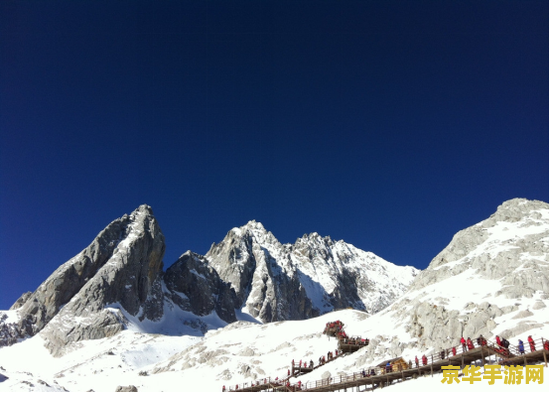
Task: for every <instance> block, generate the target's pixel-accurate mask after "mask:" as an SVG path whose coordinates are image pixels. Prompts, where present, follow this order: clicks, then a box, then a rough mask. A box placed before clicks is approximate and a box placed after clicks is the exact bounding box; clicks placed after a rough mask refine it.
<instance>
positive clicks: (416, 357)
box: [414, 356, 418, 368]
mask: <svg viewBox="0 0 550 393" xmlns="http://www.w3.org/2000/svg"><path fill="white" fill-rule="evenodd" d="M414 363H415V364H416V368H418V356H415V357H414Z"/></svg>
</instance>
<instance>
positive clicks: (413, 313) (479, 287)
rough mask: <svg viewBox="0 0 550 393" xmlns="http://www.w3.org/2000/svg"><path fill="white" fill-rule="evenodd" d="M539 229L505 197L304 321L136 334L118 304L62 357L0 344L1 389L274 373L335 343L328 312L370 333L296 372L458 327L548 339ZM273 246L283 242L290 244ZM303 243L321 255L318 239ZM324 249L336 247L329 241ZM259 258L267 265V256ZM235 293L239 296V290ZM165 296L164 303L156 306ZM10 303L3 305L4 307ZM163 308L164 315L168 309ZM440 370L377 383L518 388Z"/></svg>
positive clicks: (376, 353) (435, 342)
mask: <svg viewBox="0 0 550 393" xmlns="http://www.w3.org/2000/svg"><path fill="white" fill-rule="evenodd" d="M548 228H549V223H548V204H546V203H543V202H537V201H526V200H522V199H515V200H511V201H507V202H505V203H504V204H502V205H501V206H500V207H499V208H498V210H497V212H496V213H495V214H493V215H492V216H491V217H489V218H488V219H487V220H484V221H482V222H480V223H479V224H476V225H473V226H472V227H470V228H467V229H465V230H463V231H460V232H459V233H457V234H456V235H455V237H454V238H453V239H452V241H451V242H450V244H449V246H448V247H446V248H445V249H444V250H443V251H442V252H441V253H440V254H438V255H437V256H436V257H435V258H434V259H433V261H432V263H431V264H430V266H429V267H428V269H426V270H425V271H423V272H421V273H420V274H419V275H418V277H417V278H416V279H415V281H414V282H413V283H412V285H411V286H410V289H409V290H408V291H407V292H406V293H404V294H403V295H402V296H400V297H399V298H398V299H397V300H396V301H395V302H394V303H393V304H391V305H390V306H389V307H387V308H385V309H384V310H382V311H381V312H378V313H376V314H369V313H367V312H364V311H357V310H340V311H334V312H329V313H326V314H324V315H321V316H318V317H314V318H310V319H307V320H299V321H298V320H297V321H279V322H273V323H265V324H260V323H254V322H245V321H237V322H235V323H232V324H229V325H227V326H224V325H225V323H224V322H223V321H221V320H219V319H216V316H215V315H214V314H212V315H209V316H204V317H202V318H203V319H202V320H201V321H202V322H203V323H205V324H208V325H209V326H208V327H209V328H210V330H209V331H208V332H207V333H206V334H205V336H204V337H199V336H192V335H183V336H181V337H177V336H163V335H156V334H145V333H143V332H144V331H151V330H152V328H151V326H145V325H144V324H145V323H153V322H148V321H147V320H140V319H139V318H137V317H131V316H129V315H126V318H127V319H128V320H129V326H130V329H128V330H125V331H122V332H120V333H118V334H117V335H115V336H112V337H106V338H102V339H99V340H84V341H81V342H79V343H70V344H68V346H67V350H66V351H65V352H66V355H64V356H63V357H61V358H53V357H52V355H51V354H50V353H48V352H47V351H46V350H45V349H44V347H43V344H44V338H43V337H41V336H40V335H37V336H35V337H32V338H30V339H27V340H25V341H23V342H20V343H17V344H15V345H13V346H11V347H4V348H0V367H2V368H0V391H28V390H56V391H59V390H62V389H69V390H78V391H86V390H89V389H93V390H95V391H111V390H114V389H115V388H116V386H118V385H135V386H136V387H137V388H138V390H139V391H220V390H221V387H222V386H223V385H225V386H234V385H236V384H242V383H244V382H248V383H250V382H252V381H255V380H260V379H263V378H275V377H279V378H282V377H285V376H286V374H287V370H288V368H289V367H290V362H291V360H292V359H294V360H295V361H297V362H298V361H299V360H305V361H309V360H313V361H314V362H315V363H317V361H318V358H319V357H320V356H324V355H326V354H327V352H328V351H332V350H334V349H335V348H336V340H335V339H333V338H330V339H329V338H327V336H323V335H322V334H321V333H322V331H323V328H324V326H325V324H326V323H327V322H330V321H334V320H341V321H343V322H344V324H345V330H346V332H347V333H348V335H350V336H353V335H358V336H362V337H368V338H370V339H371V341H370V344H369V345H368V346H367V347H365V348H363V349H361V350H359V351H357V352H355V353H353V354H350V355H347V356H344V357H342V358H339V359H337V360H335V361H333V362H331V363H328V364H327V365H325V366H322V367H320V368H318V369H317V370H315V371H313V372H312V373H310V374H307V375H303V376H301V377H300V380H301V381H302V382H303V383H306V382H307V381H311V380H318V379H321V378H327V377H331V376H332V377H334V376H338V375H341V374H348V373H350V372H354V371H361V370H363V369H365V368H367V367H369V366H373V365H376V364H378V363H380V362H381V361H383V360H386V359H388V358H393V357H395V356H403V357H404V358H405V359H406V360H409V359H414V356H415V355H418V356H420V355H422V354H427V355H429V354H430V353H431V352H438V351H439V350H440V349H442V348H448V347H450V346H454V345H457V344H458V340H459V338H460V337H461V336H462V335H465V336H470V337H472V338H475V337H477V336H478V335H479V334H483V335H484V336H485V337H487V338H489V339H492V338H494V336H495V335H497V334H498V335H500V336H503V337H506V338H507V339H508V340H509V341H510V342H511V343H512V344H516V343H517V339H518V338H523V339H524V340H525V338H526V337H527V335H529V334H532V335H533V336H534V337H545V338H548V337H549V336H550V329H549V315H548V302H549V300H548ZM235 232H236V231H235ZM242 238H243V237H240V238H235V241H237V240H239V239H242ZM320 239H323V238H320ZM337 243H338V242H337ZM244 244H246V241H245V242H244ZM249 244H250V245H251V246H252V247H251V248H250V249H248V248H246V252H249V251H250V250H254V251H258V250H260V252H261V248H258V247H256V248H255V249H254V247H255V246H254V243H253V242H251V243H249ZM281 247H282V249H285V248H286V249H288V250H291V249H293V247H294V246H293V245H286V246H283V245H281ZM228 249H230V247H228ZM233 249H234V250H237V248H233ZM277 249H279V248H277ZM314 249H315V250H316V251H317V252H318V253H319V254H318V255H319V257H320V255H322V254H321V251H320V250H322V249H323V248H322V247H320V246H316V247H314ZM330 249H331V252H333V253H338V251H334V250H338V249H337V247H335V246H334V245H332V246H331V248H330ZM305 250H307V247H306V248H305ZM241 251H243V250H242V249H241ZM268 251H269V252H270V253H271V252H272V251H273V249H272V250H268ZM342 252H343V251H340V253H342ZM273 253H275V251H273ZM304 254H305V255H303V254H302V257H296V255H295V254H294V253H292V252H289V254H287V255H289V257H288V259H287V260H285V262H284V263H285V264H286V265H285V264H282V263H281V264H279V263H276V265H278V266H279V267H280V269H281V270H282V269H288V270H292V269H291V268H292V267H293V266H294V267H295V266H301V265H303V264H305V263H307V261H308V260H311V259H314V258H315V255H313V254H314V253H313V252H312V255H311V256H309V255H308V253H307V251H306V252H305V253H304ZM233 255H234V261H235V262H237V265H238V263H239V262H242V264H241V266H243V268H244V267H246V266H247V263H249V259H248V257H246V255H248V256H250V254H245V253H244V252H242V253H241V254H236V253H235V254H233ZM263 255H267V254H263ZM270 255H271V254H270ZM260 256H261V254H260ZM306 256H307V257H306ZM255 258H256V256H255ZM300 258H304V259H302V260H300ZM258 259H259V258H258ZM255 260H256V259H255ZM266 264H267V265H270V264H271V262H269V259H267V262H266ZM302 268H303V266H302ZM304 270H305V268H304ZM243 271H244V269H243ZM197 273H199V272H198V271H197ZM253 274H254V272H252V275H253ZM310 274H312V273H310ZM288 275H289V276H290V274H288ZM294 275H295V276H297V275H298V268H297V269H296V270H295V271H294ZM220 276H221V274H220ZM319 280H320V279H319ZM326 285H327V288H328V285H329V284H326ZM243 288H244V287H243ZM304 291H305V289H304ZM243 293H247V296H246V299H247V298H248V294H249V293H250V292H247V291H244V292H243ZM170 304H171V303H170V302H168V303H166V302H165V307H169V306H170ZM178 312H183V310H181V309H180V311H178ZM12 314H13V313H12V312H11V311H10V313H8V314H6V315H7V316H8V317H9V318H13V315H12ZM164 314H165V316H164V318H168V315H172V314H170V313H167V312H165V313H164ZM184 319H185V316H184V315H182V316H181V319H178V318H174V319H172V320H169V319H161V320H159V321H156V322H154V323H155V324H156V325H155V326H156V327H157V328H158V327H159V326H166V327H167V328H170V330H173V329H174V327H175V326H177V325H178V323H179V322H181V321H182V320H184ZM216 324H218V325H216ZM157 331H160V329H158V330H157ZM193 331H196V329H195V330H193ZM181 333H183V334H189V333H192V331H190V332H185V331H181ZM440 379H441V378H439V377H437V376H436V377H434V378H421V379H420V380H416V381H409V382H406V383H403V384H401V385H396V386H392V387H389V388H385V389H387V390H390V391H398V390H407V391H410V390H412V389H414V388H420V389H421V390H423V391H442V390H448V389H452V390H453V391H468V392H471V391H487V390H488V389H492V390H491V391H493V390H495V389H497V390H499V391H500V390H506V389H508V390H514V389H515V390H514V391H517V388H518V386H512V387H513V388H514V389H511V388H512V387H510V386H504V385H502V384H501V385H499V386H498V387H497V386H488V385H487V383H486V382H485V383H484V384H476V385H467V386H464V384H461V385H460V386H456V385H454V386H452V387H451V386H446V385H442V384H441V383H440ZM2 380H3V381H2ZM40 381H42V382H40ZM547 381H548V378H546V379H545V383H544V384H541V385H539V384H534V385H533V384H531V385H529V390H532V391H548V386H549V384H548V382H547ZM293 382H296V380H293ZM31 384H32V385H33V386H31Z"/></svg>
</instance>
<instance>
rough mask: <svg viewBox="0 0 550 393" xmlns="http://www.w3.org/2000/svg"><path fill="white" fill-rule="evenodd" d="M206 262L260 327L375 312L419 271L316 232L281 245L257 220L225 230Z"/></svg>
mask: <svg viewBox="0 0 550 393" xmlns="http://www.w3.org/2000/svg"><path fill="white" fill-rule="evenodd" d="M205 258H206V259H207V260H208V262H209V264H210V265H211V266H212V267H213V268H214V269H216V271H217V272H218V273H219V275H220V277H221V278H222V279H223V280H224V281H227V282H229V283H230V284H231V286H232V288H233V289H234V290H235V292H236V294H237V297H238V300H239V302H240V307H242V308H243V309H244V310H245V311H246V312H248V313H250V314H251V315H253V316H254V317H256V318H258V319H260V320H262V321H264V322H270V321H277V320H287V319H304V318H310V317H312V316H316V315H319V314H322V313H325V312H328V311H332V310H334V309H338V308H347V307H353V308H356V309H360V310H366V311H368V312H371V313H374V312H377V311H379V310H381V309H383V308H384V307H386V306H387V305H389V304H390V303H391V302H392V301H393V300H394V299H395V298H396V297H397V296H399V295H401V294H402V293H403V292H404V291H405V289H406V288H407V286H408V285H409V284H410V282H411V281H412V279H413V278H414V276H415V275H416V274H417V272H418V271H417V269H415V268H413V267H400V266H396V265H393V264H391V263H389V262H387V261H384V260H383V259H381V258H379V257H377V256H376V255H374V254H372V253H368V252H365V251H361V250H359V249H357V248H355V247H353V246H352V245H349V244H346V243H345V242H343V241H338V242H333V241H332V239H330V238H329V237H324V238H323V237H321V236H319V235H318V234H317V233H312V234H310V235H304V237H302V238H300V239H298V240H297V241H296V243H295V244H293V245H290V244H285V245H282V244H281V243H279V241H278V240H277V239H276V238H275V237H274V236H273V234H272V233H271V232H268V231H266V230H265V228H264V227H263V226H262V224H260V223H258V222H255V221H251V222H249V223H248V224H246V225H245V226H243V227H241V228H234V229H232V230H231V231H229V233H228V234H227V235H226V237H225V238H224V240H223V241H222V242H220V243H219V244H214V245H212V247H211V249H210V250H209V251H208V253H207V254H206V255H205Z"/></svg>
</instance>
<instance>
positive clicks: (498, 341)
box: [495, 336, 502, 347]
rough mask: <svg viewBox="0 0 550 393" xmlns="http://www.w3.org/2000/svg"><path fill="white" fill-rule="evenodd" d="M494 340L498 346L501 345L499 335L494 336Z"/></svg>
mask: <svg viewBox="0 0 550 393" xmlns="http://www.w3.org/2000/svg"><path fill="white" fill-rule="evenodd" d="M495 340H497V345H498V346H499V347H501V346H502V343H501V342H500V337H499V336H496V338H495Z"/></svg>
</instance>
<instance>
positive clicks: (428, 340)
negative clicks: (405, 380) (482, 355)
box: [358, 199, 550, 364]
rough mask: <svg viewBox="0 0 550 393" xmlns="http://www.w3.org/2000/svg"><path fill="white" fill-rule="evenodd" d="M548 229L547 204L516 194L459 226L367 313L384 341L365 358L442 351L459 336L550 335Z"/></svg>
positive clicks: (377, 339)
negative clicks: (395, 293)
mask: <svg viewBox="0 0 550 393" xmlns="http://www.w3.org/2000/svg"><path fill="white" fill-rule="evenodd" d="M548 228H549V224H548V204H546V203H544V202H539V201H527V200H525V199H513V200H510V201H507V202H505V203H503V204H502V205H501V206H499V208H498V210H497V212H496V213H495V214H493V215H492V216H491V217H489V218H488V219H486V220H484V221H482V222H480V223H478V224H476V225H473V226H471V227H469V228H467V229H464V230H462V231H460V232H458V233H457V234H456V235H455V236H454V238H453V239H452V241H451V243H450V244H449V245H448V246H447V247H446V248H445V249H444V250H443V251H442V252H441V253H439V254H438V255H437V256H436V257H435V258H434V259H433V260H432V262H431V264H430V265H429V267H428V268H427V269H426V270H424V271H422V272H421V273H420V274H419V275H418V277H417V278H416V280H415V281H414V282H413V283H412V284H411V286H410V289H409V290H408V291H407V292H406V293H405V294H404V295H403V296H402V297H400V298H399V299H397V300H396V301H395V303H394V304H392V305H391V306H390V307H388V308H387V309H385V310H384V311H382V312H380V313H378V314H377V315H374V316H373V317H372V318H371V319H370V321H371V322H372V325H371V326H369V328H368V329H366V330H365V332H364V333H365V335H368V336H370V337H373V338H375V340H374V344H376V343H377V342H378V343H379V345H371V346H369V349H368V350H367V351H365V354H364V357H363V359H362V360H361V362H363V363H364V362H369V361H370V360H371V359H375V358H378V357H379V356H380V354H382V353H386V354H387V355H388V356H394V355H395V356H399V355H401V354H403V353H404V354H410V353H411V351H419V352H420V351H421V352H431V351H439V350H440V349H441V348H449V347H451V346H453V345H456V340H457V338H460V337H462V336H465V337H468V336H469V337H472V338H474V337H478V336H479V335H480V334H483V335H484V336H485V337H494V336H495V335H500V336H501V337H502V336H503V337H506V338H508V339H509V340H510V342H512V343H513V344H517V340H516V341H515V342H513V340H515V339H516V337H518V336H522V337H526V336H525V334H526V333H527V332H530V333H532V334H534V335H535V336H538V337H549V336H550V334H549V333H550V331H549V315H548V280H549V278H548V271H549V267H548ZM376 326H393V328H392V329H389V330H387V331H383V330H379V329H378V328H376ZM361 362H359V363H361ZM359 363H358V364H359Z"/></svg>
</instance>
